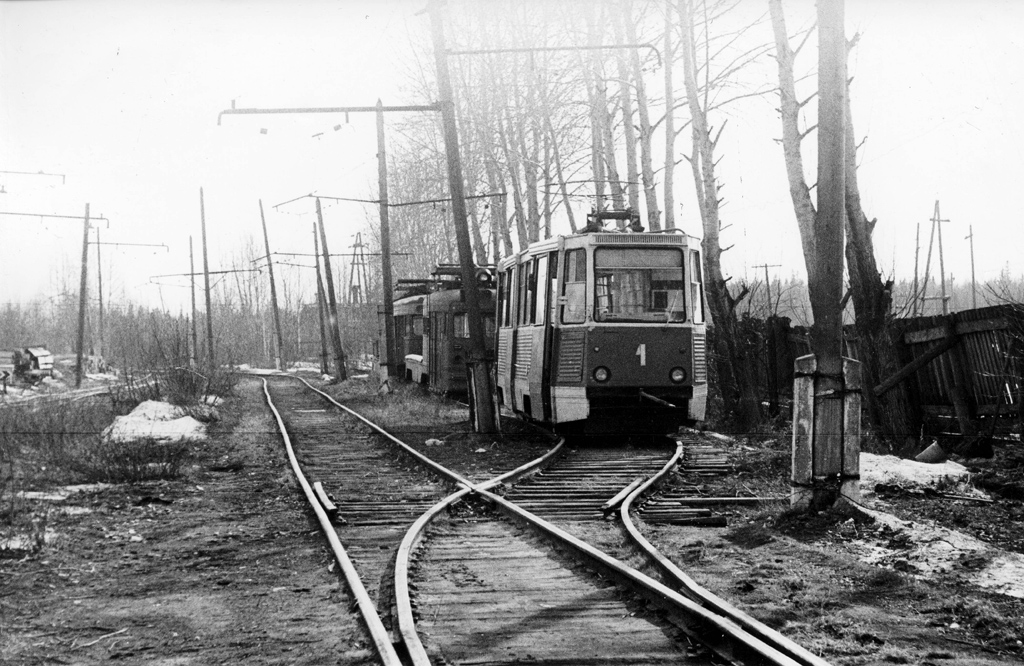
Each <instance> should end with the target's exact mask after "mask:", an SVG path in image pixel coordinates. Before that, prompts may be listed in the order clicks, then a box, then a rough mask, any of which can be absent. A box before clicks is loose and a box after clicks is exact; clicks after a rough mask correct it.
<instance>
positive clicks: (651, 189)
mask: <svg viewBox="0 0 1024 666" xmlns="http://www.w3.org/2000/svg"><path fill="white" fill-rule="evenodd" d="M632 4H633V3H632V0H626V2H624V3H623V5H622V19H623V21H622V23H623V26H624V27H625V33H626V42H627V43H628V44H636V43H637V37H636V25H634V23H633V12H632ZM666 57H667V56H666ZM629 59H630V65H631V69H632V74H633V77H632V78H633V85H634V87H635V88H636V107H637V118H638V120H639V121H640V136H639V144H640V175H641V177H642V178H643V185H644V202H645V203H646V204H647V226H648V228H649V229H650V230H651V231H660V230H661V211H660V210H659V209H658V189H657V183H656V182H655V180H654V158H653V156H652V154H651V152H652V151H651V136H652V134H653V131H652V129H651V118H650V114H649V113H648V110H647V90H646V88H645V87H644V73H643V70H642V69H641V68H640V53H639V50H638V49H636V48H632V49H630V50H629Z"/></svg>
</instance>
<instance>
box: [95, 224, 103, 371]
mask: <svg viewBox="0 0 1024 666" xmlns="http://www.w3.org/2000/svg"><path fill="white" fill-rule="evenodd" d="M102 244H103V243H101V242H100V228H99V227H96V295H97V296H98V297H99V299H100V320H99V326H98V329H99V330H98V333H99V335H98V336H97V337H98V338H99V339H100V344H99V347H98V348H97V349H96V355H97V357H99V358H100V359H101V360H102V359H103V347H104V344H103V342H104V340H103V261H102V257H101V256H100V246H101V245H102Z"/></svg>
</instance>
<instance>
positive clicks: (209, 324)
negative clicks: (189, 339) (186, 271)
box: [199, 187, 217, 372]
mask: <svg viewBox="0 0 1024 666" xmlns="http://www.w3.org/2000/svg"><path fill="white" fill-rule="evenodd" d="M199 219H200V221H201V222H202V228H203V280H204V281H205V283H206V346H207V349H206V358H207V361H208V363H209V370H210V371H211V372H212V371H213V370H214V369H215V368H216V367H217V362H216V357H215V355H214V353H213V306H212V305H211V301H210V260H209V253H208V252H207V248H206V206H205V204H204V203H203V188H201V187H200V188H199Z"/></svg>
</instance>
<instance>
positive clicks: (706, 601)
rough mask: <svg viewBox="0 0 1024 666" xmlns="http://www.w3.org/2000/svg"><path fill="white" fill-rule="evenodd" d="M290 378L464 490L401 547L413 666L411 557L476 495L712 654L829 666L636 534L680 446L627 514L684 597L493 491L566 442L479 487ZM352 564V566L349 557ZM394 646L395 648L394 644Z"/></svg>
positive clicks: (420, 663)
mask: <svg viewBox="0 0 1024 666" xmlns="http://www.w3.org/2000/svg"><path fill="white" fill-rule="evenodd" d="M287 376H290V375H287ZM291 377H292V378H293V379H297V380H298V381H300V382H302V383H303V384H305V385H306V386H307V387H308V388H309V389H310V390H312V391H314V392H315V393H317V394H319V395H321V396H323V397H324V398H325V399H326V400H328V401H329V402H330V403H331V404H333V405H335V406H337V407H339V408H340V409H342V410H344V411H345V412H346V413H348V414H351V415H352V416H354V417H356V418H357V419H359V420H360V421H362V422H363V423H365V424H366V425H368V426H369V427H371V428H372V429H373V430H375V431H376V432H378V433H380V434H381V435H383V436H385V437H387V438H388V439H389V440H390V441H392V442H393V443H395V444H396V445H398V446H399V447H400V448H401V449H402V450H403V451H405V452H407V453H409V454H410V455H412V456H413V457H414V458H416V459H417V460H418V461H420V462H421V463H422V464H424V465H426V466H427V467H428V468H430V469H432V470H433V471H435V472H436V473H438V474H441V475H442V476H444V477H446V478H448V479H450V480H451V481H453V482H455V483H456V484H457V485H459V486H461V488H460V489H459V490H458V491H456V492H455V493H453V494H451V495H449V496H448V497H445V498H444V499H442V500H441V501H440V502H438V503H437V504H435V505H434V506H433V507H431V508H430V509H429V510H427V511H426V512H425V513H424V514H422V515H421V516H420V517H419V518H418V519H417V520H416V521H415V522H414V524H413V525H412V526H411V527H410V529H409V530H408V531H407V533H406V536H405V537H404V538H403V541H402V544H401V545H400V547H399V553H398V558H397V561H396V565H395V605H396V610H397V614H398V622H399V634H400V636H401V638H402V641H403V643H404V645H405V648H406V652H407V654H408V657H409V662H410V663H412V664H414V665H415V666H429V664H430V663H431V662H430V659H429V656H428V655H427V652H426V649H425V648H424V646H423V644H422V641H421V640H420V638H419V635H418V632H417V630H416V625H415V618H414V617H413V612H412V600H411V593H410V585H409V567H410V557H411V555H412V553H413V552H414V550H415V548H416V546H417V544H418V543H419V541H420V540H421V539H422V536H423V533H424V530H425V529H426V526H427V525H428V524H429V523H430V522H431V521H432V520H433V519H434V518H436V517H437V516H438V515H440V514H441V513H442V512H443V511H444V510H445V509H447V508H448V507H449V506H451V505H453V504H455V503H456V502H458V501H460V500H462V499H464V498H466V497H467V496H469V495H476V496H478V497H480V498H482V499H484V500H486V501H487V502H489V503H491V504H492V505H494V506H495V507H496V508H498V509H499V510H500V511H501V512H502V513H504V514H506V515H507V516H509V517H511V518H513V519H515V520H518V521H521V522H524V523H526V524H527V525H528V526H530V527H531V528H533V529H535V530H536V531H539V532H540V533H541V534H543V535H544V536H546V537H547V538H550V539H552V540H554V541H556V542H557V543H559V544H560V545H561V546H564V547H567V548H568V549H570V550H572V551H574V552H575V553H576V554H577V556H578V557H579V558H580V559H583V560H586V561H587V562H589V563H590V564H591V565H593V566H595V567H596V568H598V569H601V570H603V571H604V572H606V573H607V574H609V575H611V576H612V577H614V578H616V579H617V580H619V581H621V582H624V583H626V584H627V585H629V586H630V587H632V588H633V589H634V590H636V591H638V593H640V594H642V595H643V596H645V597H647V598H648V599H649V600H651V601H653V602H655V603H657V604H658V605H661V606H662V607H665V608H668V609H670V610H672V611H675V612H679V613H681V614H683V615H685V616H686V617H688V618H689V619H690V620H691V621H693V622H694V624H695V625H697V626H696V629H698V630H699V631H700V634H701V636H702V640H704V641H706V642H707V644H708V646H709V647H710V648H711V649H713V650H714V651H715V652H717V653H718V654H720V655H723V656H725V657H726V658H731V659H738V660H740V661H744V662H748V663H757V664H775V665H778V666H827V663H828V662H826V661H824V660H822V659H821V658H819V657H816V656H815V655H813V654H811V653H810V652H809V651H807V650H806V649H804V648H801V647H800V646H798V645H796V644H795V643H793V642H792V641H790V640H789V639H787V638H785V637H784V636H782V635H781V634H778V632H775V631H774V630H772V629H770V628H768V627H766V626H765V625H763V624H761V623H759V622H758V621H756V620H754V619H753V618H750V617H749V616H747V615H746V614H744V613H742V612H741V611H739V610H738V609H736V608H734V607H733V606H731V605H730V604H728V602H726V601H724V600H723V599H720V598H718V597H716V596H715V595H713V594H712V593H710V592H708V591H707V590H705V589H703V588H701V587H700V586H698V585H697V584H696V583H695V582H693V581H692V579H690V578H689V577H688V576H686V575H685V574H684V573H683V572H682V571H681V570H679V569H678V567H675V565H674V564H672V563H671V562H670V561H669V560H668V559H667V558H665V557H664V556H663V555H661V554H660V553H658V551H657V550H656V549H654V547H653V546H651V545H650V544H649V542H647V541H646V539H644V538H643V536H642V535H640V534H639V531H638V530H636V527H635V526H634V525H632V522H631V521H629V520H628V511H629V507H630V506H631V504H632V502H633V501H634V500H635V498H636V497H639V496H640V495H641V494H642V493H643V492H644V491H646V490H647V489H649V488H650V487H652V486H653V485H654V484H655V483H656V482H658V481H659V480H660V479H661V478H663V477H664V476H665V475H666V474H668V472H669V471H671V469H672V467H674V465H675V464H676V463H677V462H678V460H679V457H680V456H681V455H682V444H679V445H678V447H677V451H676V453H675V455H674V456H673V457H672V459H671V460H670V461H669V463H667V464H666V465H665V466H664V468H663V469H662V470H661V471H660V472H659V473H658V474H656V475H655V476H653V477H651V479H648V480H647V481H646V482H644V483H642V484H640V485H639V486H638V487H637V488H636V489H635V490H633V492H632V493H630V495H629V496H627V497H626V499H625V500H624V501H623V503H622V506H621V509H620V510H621V511H622V512H623V513H624V515H625V516H626V517H627V519H626V520H624V524H625V525H629V526H630V527H632V530H629V528H628V527H627V530H629V531H631V532H635V535H636V536H634V537H633V538H634V539H636V538H637V537H639V539H640V540H641V541H643V542H644V543H647V546H648V547H649V548H650V549H651V551H650V552H652V553H657V554H656V555H655V554H652V555H651V556H652V557H653V558H654V559H655V561H657V562H659V565H660V566H661V567H662V568H663V569H666V570H668V571H672V573H670V574H669V575H670V577H671V578H673V579H674V580H676V581H679V582H680V586H681V587H682V588H683V590H684V592H679V591H676V590H674V589H672V588H670V587H668V586H667V585H665V584H663V583H661V582H658V581H656V580H654V579H652V578H650V577H649V576H647V575H646V574H644V573H642V572H640V571H638V570H636V569H634V568H632V567H630V566H628V565H625V564H624V563H622V562H620V561H619V560H617V559H616V558H614V557H612V556H610V555H608V554H607V553H605V552H603V551H601V550H600V549H598V548H595V547H594V546H592V545H590V544H588V543H586V542H584V541H582V540H580V539H578V538H576V537H574V536H572V535H571V534H569V533H567V532H565V531H564V530H562V529H561V528H559V527H558V526H556V525H554V524H552V523H550V522H548V521H546V520H544V519H543V518H541V517H539V516H537V515H535V514H533V513H531V512H529V511H527V510H526V509H523V508H522V507H520V506H518V505H516V504H515V503H513V502H510V501H508V500H506V499H505V498H504V497H501V496H500V495H497V494H494V493H492V492H490V490H491V489H492V488H494V487H496V486H498V485H500V484H501V483H504V482H506V481H509V480H514V479H518V478H521V477H523V476H526V475H528V474H530V473H532V471H535V470H536V469H539V468H540V467H542V466H544V465H546V464H547V463H548V462H549V461H550V460H551V459H552V458H553V457H555V456H556V455H558V453H559V452H560V450H561V448H562V444H563V442H559V444H558V445H557V446H556V447H555V448H553V449H552V450H551V451H549V452H547V453H546V454H545V455H544V456H542V457H540V458H538V459H536V460H534V461H531V462H529V463H527V464H525V465H523V466H521V467H520V468H517V469H515V470H512V471H510V472H506V473H505V474H502V475H500V476H498V477H495V478H492V479H490V480H488V481H485V482H482V483H474V482H472V481H470V480H468V479H466V478H465V477H464V476H462V475H461V474H458V473H457V472H454V471H452V470H449V469H447V468H446V467H444V466H443V465H440V464H439V463H437V462H435V461H433V460H431V459H430V458H428V457H427V456H425V455H423V454H422V453H420V452H419V451H416V450H415V449H413V448H412V447H410V446H409V445H407V444H405V443H404V442H402V441H401V440H399V439H398V438H396V437H394V436H393V435H391V434H390V433H388V432H387V431H386V430H384V429H383V428H381V427H380V426H378V425H376V424H374V423H373V422H371V421H369V420H368V419H366V418H365V417H363V416H362V415H361V414H359V413H358V412H355V411H354V410H352V409H350V408H348V407H346V406H344V405H342V404H341V403H339V402H338V401H336V400H335V399H334V398H332V397H331V396H330V395H328V394H327V393H325V392H323V391H321V390H319V389H317V388H315V387H313V386H312V385H311V384H310V383H309V382H307V381H306V380H304V379H302V378H301V377H294V376H291ZM264 387H265V388H264V390H265V391H266V380H264ZM267 397H268V401H269V393H268V394H267ZM278 421H279V424H282V428H283V422H282V421H281V420H280V417H279V416H278ZM289 457H290V458H291V459H292V460H293V466H294V467H297V462H296V461H294V455H293V454H292V453H291V451H290V447H289ZM296 473H297V474H299V473H300V472H298V470H297V471H296ZM304 491H305V492H307V496H308V497H309V496H312V490H310V489H308V484H305V485H304ZM315 502H316V500H315V496H313V497H312V499H311V503H315ZM314 508H315V509H316V510H317V513H318V517H319V516H320V514H323V517H324V519H325V520H326V514H325V513H324V512H323V509H322V508H321V507H320V506H319V505H318V504H317V505H315V506H314ZM321 524H322V525H323V522H321ZM328 527H329V525H328ZM325 531H327V530H325ZM328 538H329V539H331V540H332V548H333V542H335V541H337V535H336V534H335V533H334V530H333V528H332V529H330V530H329V531H328ZM638 543H639V542H638ZM338 546H339V547H340V542H339V543H338ZM645 550H646V549H645ZM343 552H344V549H343V548H342V553H343ZM345 557H346V560H347V556H345ZM346 577H347V574H346ZM355 580H356V581H358V580H359V579H358V575H356V576H355ZM684 582H685V584H684ZM350 584H351V583H350ZM358 584H359V586H360V587H361V586H362V583H361V582H359V583H358ZM364 593H365V590H364ZM367 600H368V598H367ZM370 606H371V607H372V602H371V603H370ZM373 617H375V618H376V619H377V621H378V622H379V616H377V615H376V610H375V609H373ZM381 629H383V625H381ZM385 636H386V634H385ZM388 647H391V646H390V644H389V645H388ZM392 649H393V648H392Z"/></svg>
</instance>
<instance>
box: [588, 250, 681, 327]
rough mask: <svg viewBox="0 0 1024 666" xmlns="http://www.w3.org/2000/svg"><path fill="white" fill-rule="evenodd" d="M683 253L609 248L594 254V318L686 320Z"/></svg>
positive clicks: (660, 321) (607, 320) (645, 320)
mask: <svg viewBox="0 0 1024 666" xmlns="http://www.w3.org/2000/svg"><path fill="white" fill-rule="evenodd" d="M684 277H685V274H684V273H683V253H682V251H681V250H678V249H675V248H618V247H615V248H611V247H600V248H597V250H595V252H594V295H595V303H594V319H595V320H597V321H605V322H613V321H624V322H625V321H629V322H657V323H666V322H682V321H685V320H686V303H685V301H684V295H685V293H686V291H685V289H684V284H685V283H684Z"/></svg>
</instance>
